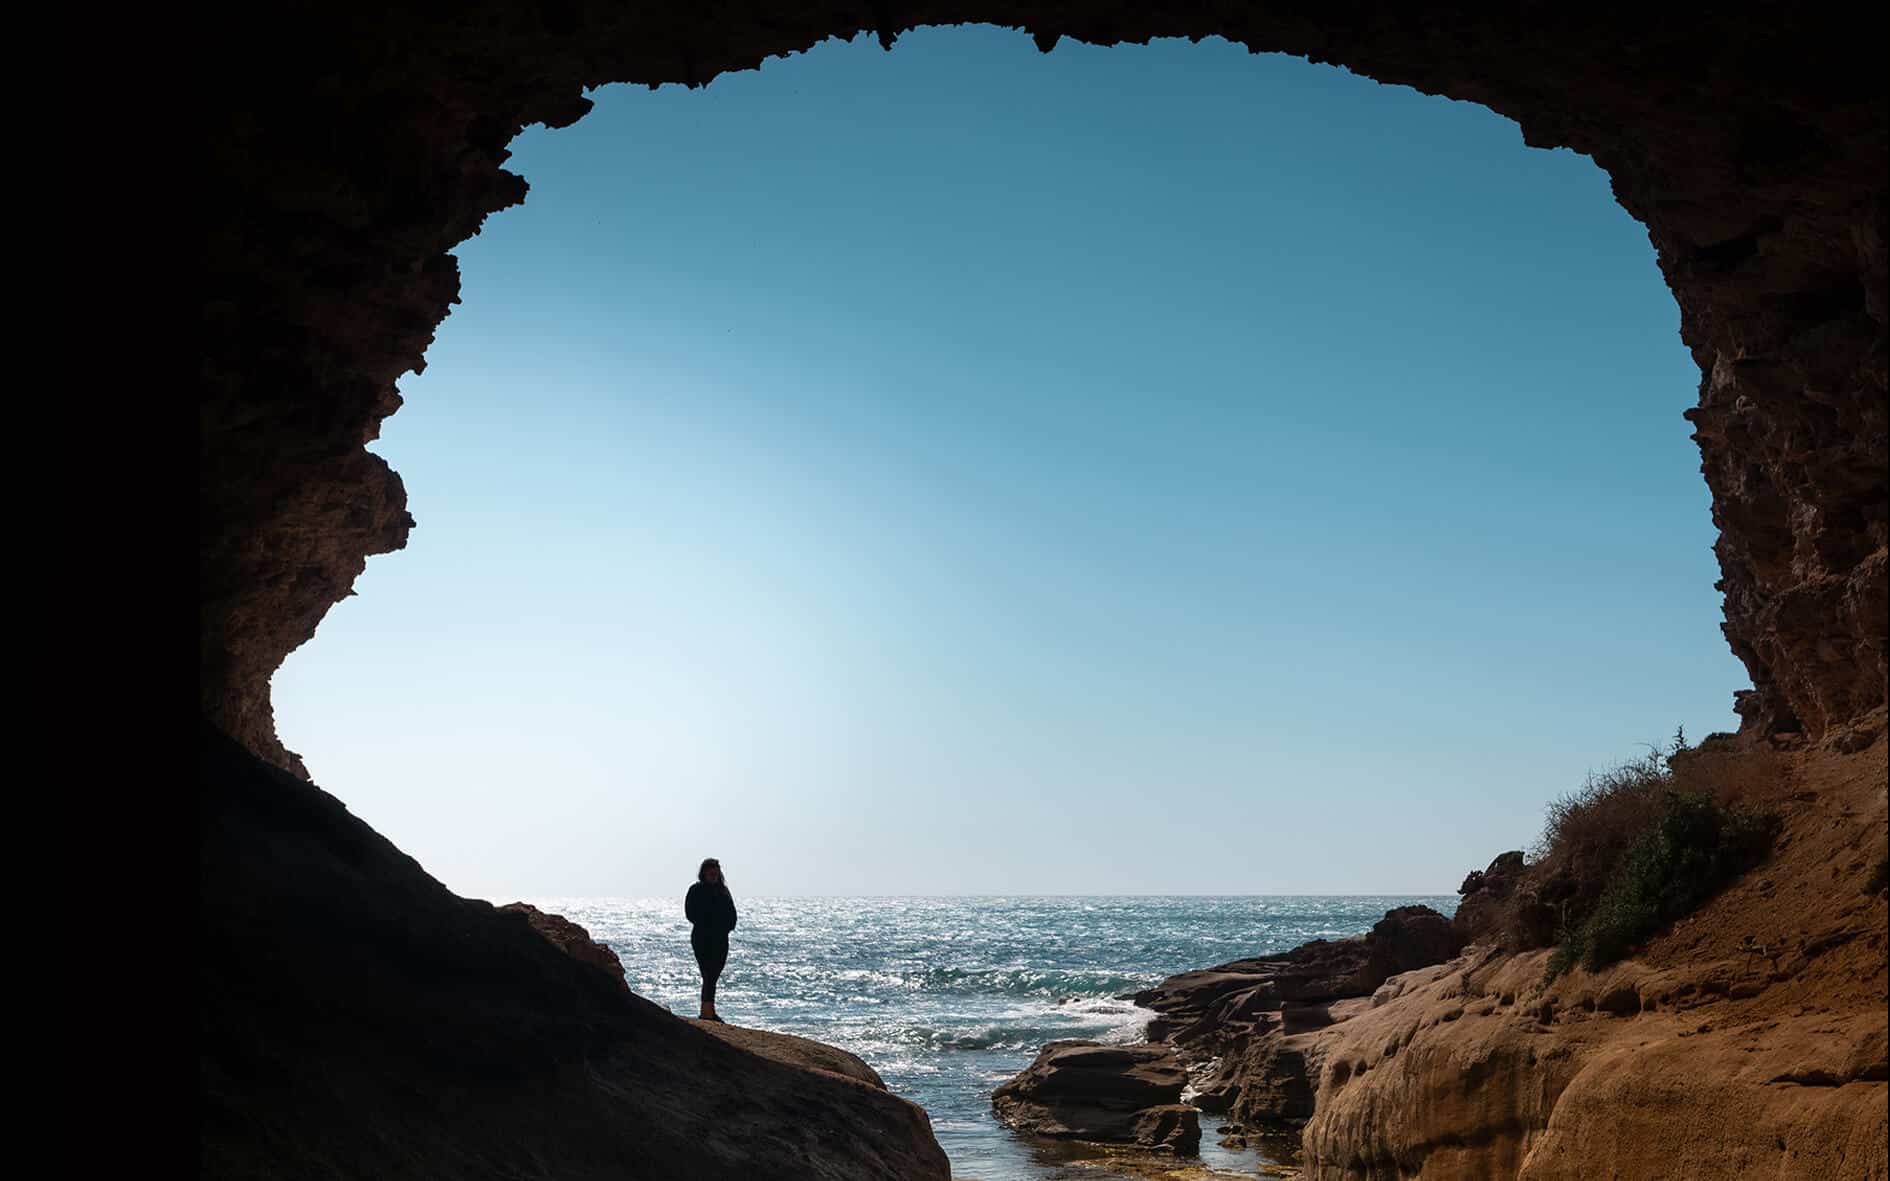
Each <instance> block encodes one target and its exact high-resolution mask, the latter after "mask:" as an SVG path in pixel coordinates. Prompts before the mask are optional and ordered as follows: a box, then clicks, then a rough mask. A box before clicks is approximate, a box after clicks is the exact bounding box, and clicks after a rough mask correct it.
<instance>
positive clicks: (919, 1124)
mask: <svg viewBox="0 0 1890 1181" xmlns="http://www.w3.org/2000/svg"><path fill="white" fill-rule="evenodd" d="M198 807H199V809H200V816H201V827H202V833H203V840H202V844H201V846H200V850H199V853H200V858H201V860H200V869H199V875H200V877H199V907H200V911H199V915H198V931H197V939H196V943H195V947H194V952H195V956H194V958H195V962H196V971H197V977H196V988H197V996H198V1006H199V1009H198V1022H199V1027H198V1046H199V1053H200V1055H201V1071H202V1075H201V1077H202V1080H203V1082H202V1094H201V1096H200V1111H201V1114H202V1128H201V1138H202V1139H201V1143H202V1166H201V1175H202V1176H204V1177H207V1178H239V1177H240V1178H250V1177H282V1178H299V1177H311V1178H312V1177H318V1176H319V1177H374V1178H384V1179H389V1181H398V1179H402V1178H412V1179H415V1181H419V1179H422V1178H425V1179H428V1181H437V1179H438V1178H468V1179H473V1178H498V1177H521V1176H530V1177H558V1178H561V1179H570V1181H586V1179H591V1178H595V1179H597V1181H603V1179H605V1178H609V1179H612V1181H622V1179H644V1181H673V1179H675V1178H679V1177H690V1178H702V1179H703V1181H748V1179H750V1178H755V1177H769V1178H804V1179H807V1181H814V1179H816V1178H818V1179H819V1181H837V1179H843V1178H846V1179H858V1181H867V1179H869V1178H870V1179H873V1181H909V1179H914V1178H918V1179H925V1178H930V1179H932V1181H945V1178H946V1177H947V1176H948V1169H947V1165H946V1160H945V1154H944V1153H943V1151H941V1150H940V1148H939V1146H938V1142H937V1141H936V1140H935V1139H934V1138H933V1136H932V1132H931V1124H930V1121H929V1120H928V1119H927V1117H926V1114H925V1112H923V1111H922V1110H920V1109H919V1108H918V1107H917V1106H915V1105H913V1104H911V1103H909V1102H907V1101H905V1100H903V1099H900V1098H898V1097H897V1096H894V1095H891V1094H888V1093H887V1092H886V1091H885V1090H884V1089H883V1088H882V1087H880V1086H878V1085H876V1084H877V1079H876V1077H874V1076H873V1075H872V1072H871V1070H870V1069H868V1068H866V1067H865V1065H864V1064H863V1063H859V1062H858V1060H857V1059H854V1058H852V1056H851V1055H847V1054H844V1053H843V1052H841V1051H839V1050H834V1049H832V1048H831V1047H824V1046H817V1045H816V1044H815V1043H811V1042H807V1041H805V1040H804V1039H798V1038H785V1037H781V1036H779V1035H766V1034H761V1033H759V1032H757V1031H731V1030H726V1029H719V1028H718V1029H710V1030H705V1029H704V1028H702V1027H700V1026H698V1025H696V1024H695V1023H692V1022H689V1021H685V1020H683V1019H681V1018H679V1017H675V1016H673V1015H671V1014H670V1013H669V1012H667V1011H666V1010H664V1009H661V1008H659V1007H658V1006H656V1005H653V1004H651V1003H650V1002H648V1001H646V1000H644V999H643V998H641V997H638V996H635V995H633V994H632V993H631V992H629V991H628V990H627V989H626V988H625V987H624V986H623V983H622V982H621V980H619V979H617V978H616V977H615V976H614V975H613V974H612V973H610V972H609V971H608V970H600V967H599V966H598V965H597V964H596V963H595V962H581V961H580V959H578V958H575V956H574V954H572V949H573V948H575V949H576V950H577V952H578V953H580V954H581V953H582V952H583V948H582V947H581V946H580V945H578V943H577V942H576V940H574V939H571V938H569V937H568V936H569V930H567V927H568V928H572V929H575V930H576V931H578V932H579V933H581V932H582V928H577V927H576V925H575V924H566V925H563V926H561V925H559V924H556V923H539V924H537V926H538V930H535V929H534V924H533V923H532V922H530V921H527V919H528V916H522V915H521V913H520V912H503V911H499V910H496V909H495V908H493V907H491V906H488V905H487V904H485V903H483V902H473V901H468V900H466V899H462V898H457V897H454V896H453V895H452V894H451V893H449V892H448V891H447V890H446V889H445V888H444V887H443V886H441V885H440V884H439V883H438V882H436V881H434V880H433V879H432V878H430V877H428V876H427V874H426V873H425V871H423V870H422V869H421V868H420V866H419V865H417V864H416V863H415V862H414V861H413V859H412V858H409V857H407V856H405V855H403V854H401V853H400V852H399V851H398V850H397V849H395V848H394V847H393V846H392V845H390V844H389V843H388V842H387V841H386V840H385V839H383V838H381V837H380V836H378V835H376V834H375V833H374V832H373V831H372V830H371V829H369V828H368V826H367V825H365V824H363V823H362V822H361V821H359V820H357V819H356V818H354V817H353V816H351V815H349V814H348V812H347V810H346V809H345V808H343V807H342V806H341V804H340V803H338V802H337V801H336V800H335V799H334V798H333V797H331V796H329V795H327V794H326V793H324V792H322V791H321V790H319V789H318V788H316V787H314V786H313V785H311V784H308V783H306V782H303V781H301V780H299V779H297V778H295V777H293V776H291V775H289V774H287V773H286V772H284V771H281V770H279V769H277V768H274V767H271V766H268V765H266V764H264V763H262V762H261V761H260V760H258V759H257V758H256V757H255V756H254V755H252V754H250V753H248V752H247V751H244V750H243V749H241V748H240V747H239V746H237V745H236V744H235V743H234V742H232V741H231V740H229V739H228V738H225V737H224V736H222V735H221V734H218V733H216V732H215V731H213V730H211V729H210V728H208V727H206V728H205V733H204V735H203V754H202V771H201V779H200V784H199V795H198ZM540 917H541V918H542V919H547V920H548V919H552V918H555V917H556V916H540ZM547 928H549V929H550V930H552V931H553V932H557V933H562V934H563V935H565V936H567V937H566V938H565V939H564V940H563V941H562V942H560V943H557V944H556V945H554V942H553V940H552V939H551V938H547V937H545V936H543V935H541V934H540V933H539V930H544V929H547ZM585 942H587V943H588V942H589V941H588V939H586V940H585ZM593 946H594V945H593Z"/></svg>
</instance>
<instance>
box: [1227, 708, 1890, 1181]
mask: <svg viewBox="0 0 1890 1181" xmlns="http://www.w3.org/2000/svg"><path fill="white" fill-rule="evenodd" d="M1878 722H1879V725H1878V728H1879V729H1881V719H1880V718H1879V719H1878ZM1769 765H1774V764H1770V763H1768V766H1769ZM1781 773H1782V775H1783V779H1784V781H1783V782H1781V783H1780V784H1779V785H1778V788H1779V790H1778V791H1776V792H1775V793H1774V794H1775V798H1776V799H1778V800H1779V801H1780V808H1781V810H1782V812H1783V813H1784V816H1785V829H1784V832H1783V834H1782V835H1781V837H1780V838H1779V840H1778V843H1777V845H1776V846H1775V848H1774V851H1773V854H1772V856H1771V858H1770V859H1769V860H1768V861H1767V862H1766V863H1765V864H1764V865H1762V866H1760V867H1759V868H1757V869H1755V870H1753V871H1752V872H1750V873H1748V874H1746V875H1745V876H1744V877H1743V878H1741V879H1740V880H1739V881H1738V882H1736V883H1734V884H1733V886H1731V887H1730V888H1729V889H1728V890H1727V891H1726V892H1725V893H1723V894H1722V895H1721V896H1719V897H1718V898H1716V899H1714V900H1713V901H1712V902H1710V903H1709V904H1707V905H1706V906H1705V907H1703V908H1702V909H1701V910H1699V911H1697V912H1696V913H1694V914H1693V915H1690V916H1688V917H1687V918H1685V919H1683V920H1681V921H1680V922H1679V923H1677V924H1676V925H1675V926H1674V927H1673V929H1671V930H1670V931H1667V932H1665V933H1664V934H1662V935H1660V936H1658V937H1656V938H1655V939H1653V940H1652V941H1650V942H1649V943H1648V944H1647V945H1646V946H1645V947H1643V948H1642V949H1640V951H1639V952H1637V953H1636V954H1635V955H1634V956H1633V957H1632V958H1630V959H1628V960H1625V961H1623V962H1621V963H1619V964H1616V965H1613V966H1612V967H1609V968H1607V969H1605V970H1603V971H1601V972H1598V973H1588V972H1584V971H1581V970H1579V969H1577V970H1575V971H1572V972H1570V973H1569V974H1567V975H1565V976H1563V977H1560V978H1558V979H1557V980H1556V981H1555V982H1554V983H1553V984H1552V985H1549V986H1547V987H1546V988H1545V987H1544V986H1543V984H1542V981H1543V978H1544V966H1545V963H1546V961H1547V958H1548V953H1547V952H1544V951H1535V952H1528V953H1524V954H1520V955H1515V954H1505V953H1503V952H1500V951H1498V950H1497V949H1495V948H1493V947H1488V946H1473V947H1472V948H1471V949H1470V950H1469V951H1468V952H1466V953H1465V954H1464V955H1463V956H1461V957H1460V958H1458V959H1456V960H1453V961H1452V962H1450V963H1448V964H1444V965H1440V966H1437V967H1433V968H1427V969H1423V970H1420V971H1417V972H1412V973H1408V974H1406V975H1403V976H1399V977H1396V978H1394V979H1393V980H1391V981H1390V982H1389V983H1388V984H1387V985H1386V986H1385V987H1384V988H1383V989H1381V990H1380V991H1379V993H1378V994H1377V995H1376V996H1374V997H1373V998H1372V1000H1371V1002H1370V1003H1369V1004H1367V1005H1365V1006H1363V1007H1360V1008H1359V1009H1357V1010H1356V1011H1354V1012H1352V1013H1349V1014H1346V1015H1345V1019H1344V1020H1342V1021H1339V1022H1337V1023H1335V1024H1333V1025H1332V1026H1330V1027H1328V1028H1326V1029H1324V1030H1320V1031H1317V1032H1314V1033H1311V1034H1306V1035H1301V1036H1299V1037H1295V1038H1288V1039H1284V1042H1285V1044H1284V1045H1281V1046H1275V1047H1273V1048H1272V1051H1271V1052H1272V1053H1273V1056H1274V1057H1273V1058H1269V1059H1267V1060H1265V1061H1261V1060H1258V1057H1255V1060H1253V1061H1250V1062H1248V1063H1247V1067H1248V1071H1249V1076H1250V1078H1249V1080H1248V1081H1249V1088H1250V1090H1252V1091H1253V1096H1252V1097H1253V1098H1255V1099H1258V1100H1260V1101H1261V1102H1262V1103H1264V1101H1265V1100H1266V1099H1267V1098H1268V1097H1269V1096H1271V1095H1273V1094H1274V1092H1275V1091H1280V1092H1284V1091H1285V1090H1287V1089H1288V1084H1289V1083H1291V1082H1292V1081H1293V1080H1295V1079H1297V1080H1299V1081H1300V1083H1301V1091H1302V1092H1303V1094H1302V1095H1300V1096H1299V1098H1300V1100H1301V1106H1300V1107H1298V1108H1296V1109H1295V1110H1293V1111H1291V1112H1285V1113H1283V1114H1286V1115H1288V1116H1294V1117H1298V1118H1305V1117H1307V1116H1310V1122H1308V1123H1307V1124H1306V1126H1305V1130H1304V1150H1305V1157H1306V1174H1307V1176H1308V1177H1309V1178H1313V1179H1315V1181H1340V1179H1345V1181H1380V1179H1383V1181H1394V1179H1395V1181H1459V1179H1462V1181H1469V1179H1472V1178H1485V1177H1492V1176H1504V1177H1518V1178H1523V1179H1526V1181H1548V1179H1551V1178H1554V1179H1561V1178H1567V1179H1570V1181H1573V1179H1576V1178H1585V1177H1594V1176H1616V1177H1678V1176H1685V1177H1687V1178H1690V1179H1698V1181H1715V1179H1720V1178H1724V1179H1726V1181H1733V1179H1735V1178H1738V1179H1744V1178H1751V1177H1780V1178H1784V1177H1792V1178H1797V1177H1828V1178H1832V1179H1833V1181H1883V1179H1884V1178H1886V1177H1890V1129H1887V1128H1886V1124H1885V1120H1884V1112H1885V1103H1886V1098H1887V1095H1890V1083H1886V1081H1885V1080H1886V1079H1887V1078H1890V1065H1887V1064H1886V1047H1887V1046H1890V1027H1887V1026H1886V1016H1885V1007H1884V1002H1885V985H1886V966H1885V955H1886V951H1890V946H1887V945H1890V922H1887V917H1890V909H1887V908H1886V899H1885V894H1884V891H1883V888H1882V885H1881V883H1880V882H1879V881H1876V880H1873V878H1872V873H1873V871H1876V872H1881V871H1877V870H1876V867H1878V866H1880V865H1881V864H1883V858H1884V848H1885V847H1884V839H1885V825H1886V822H1887V821H1890V812H1887V811H1886V794H1885V785H1884V775H1885V738H1884V737H1883V736H1882V735H1881V734H1879V736H1878V737H1877V738H1876V740H1875V742H1874V743H1873V744H1872V745H1871V746H1870V747H1869V748H1867V749H1866V750H1864V751H1862V752H1860V753H1856V754H1851V755H1844V754H1841V753H1838V752H1834V751H1819V752H1810V753H1805V754H1801V755H1797V756H1793V757H1792V758H1791V759H1789V760H1787V761H1786V762H1785V763H1784V764H1782V770H1781ZM1748 939H1750V940H1751V943H1750V944H1748V943H1747V940H1748ZM1287 1051H1291V1052H1292V1054H1294V1055H1296V1057H1295V1058H1294V1061H1293V1062H1291V1063H1281V1062H1279V1061H1276V1060H1275V1059H1277V1058H1279V1057H1280V1056H1281V1055H1282V1054H1285V1053H1286V1052H1287ZM1289 1066H1290V1067H1292V1069H1288V1067H1289ZM1252 1115H1253V1113H1249V1117H1250V1118H1252Z"/></svg>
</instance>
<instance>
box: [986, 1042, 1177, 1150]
mask: <svg viewBox="0 0 1890 1181" xmlns="http://www.w3.org/2000/svg"><path fill="white" fill-rule="evenodd" d="M1187 1082H1188V1071H1187V1068H1186V1067H1185V1066H1184V1065H1183V1064H1182V1061H1181V1058H1180V1057H1179V1056H1178V1055H1176V1054H1175V1052H1174V1051H1173V1050H1171V1049H1170V1048H1168V1047H1166V1046H1151V1045H1133V1046H1107V1045H1103V1044H1101V1043H1099V1042H1092V1041H1083V1040H1080V1039H1072V1040H1066V1041H1057V1042H1051V1043H1049V1044H1048V1045H1046V1046H1045V1047H1044V1048H1043V1050H1042V1052H1041V1053H1039V1054H1038V1055H1037V1059H1036V1061H1034V1062H1032V1063H1031V1064H1030V1065H1029V1066H1028V1067H1026V1068H1024V1070H1023V1071H1022V1072H1021V1073H1019V1074H1018V1075H1017V1077H1015V1078H1013V1079H1011V1080H1010V1081H1009V1082H1006V1083H1005V1084H1004V1085H1003V1086H1000V1087H999V1088H998V1089H997V1090H996V1091H994V1092H993V1093H992V1095H991V1106H992V1108H993V1109H994V1110H995V1111H996V1112H997V1114H998V1118H999V1119H1001V1120H1003V1121H1004V1122H1005V1123H1006V1124H1008V1125H1010V1126H1011V1127H1013V1128H1015V1129H1017V1130H1018V1131H1020V1132H1027V1133H1029V1134H1031V1135H1036V1136H1050V1137H1057V1138H1068V1139H1077V1140H1096V1141H1103V1142H1110V1141H1115V1142H1122V1143H1132V1144H1140V1145H1143V1146H1145V1147H1150V1148H1158V1147H1163V1146H1167V1147H1170V1148H1172V1149H1174V1150H1175V1151H1176V1152H1180V1153H1184V1154H1191V1153H1193V1152H1195V1151H1196V1150H1198V1149H1199V1148H1200V1146H1201V1124H1200V1116H1199V1115H1198V1114H1197V1113H1196V1111H1195V1109H1194V1108H1193V1107H1189V1106H1186V1105H1183V1104H1181V1103H1179V1102H1178V1100H1180V1098H1181V1091H1182V1088H1183V1087H1184V1086H1186V1085H1187Z"/></svg>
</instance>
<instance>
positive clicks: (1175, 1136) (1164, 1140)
mask: <svg viewBox="0 0 1890 1181" xmlns="http://www.w3.org/2000/svg"><path fill="white" fill-rule="evenodd" d="M1130 1139H1132V1140H1134V1141H1135V1142H1136V1143H1137V1144H1141V1145H1143V1146H1145V1147H1148V1148H1159V1149H1167V1150H1169V1151H1172V1152H1173V1153H1175V1154H1176V1155H1177V1156H1194V1155H1196V1154H1198V1153H1199V1152H1200V1151H1201V1113H1200V1112H1198V1111H1196V1110H1195V1109H1194V1108H1192V1107H1189V1106H1188V1105H1187V1104H1185V1103H1168V1104H1164V1105H1162V1106H1160V1107H1145V1108H1143V1109H1142V1110H1141V1111H1139V1112H1137V1113H1136V1116H1135V1123H1134V1125H1133V1126H1132V1128H1131V1130H1130Z"/></svg>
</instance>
